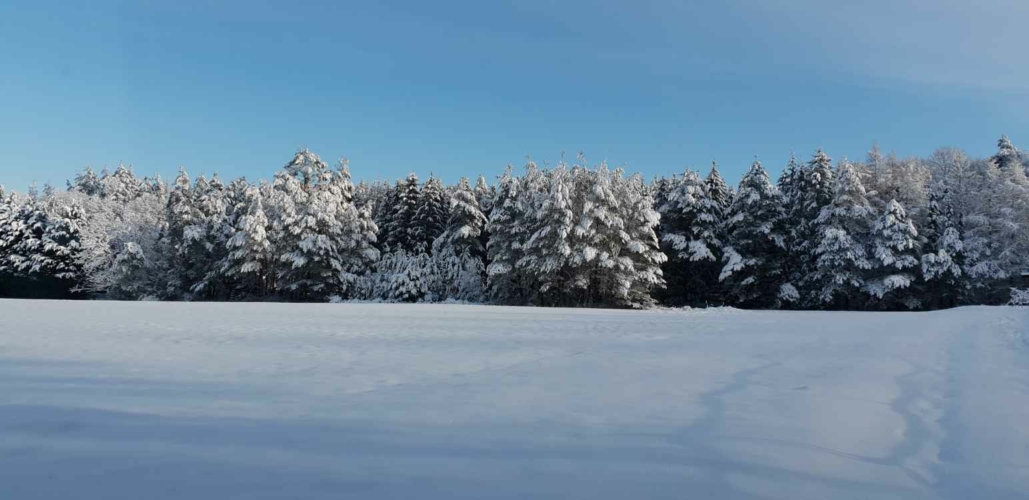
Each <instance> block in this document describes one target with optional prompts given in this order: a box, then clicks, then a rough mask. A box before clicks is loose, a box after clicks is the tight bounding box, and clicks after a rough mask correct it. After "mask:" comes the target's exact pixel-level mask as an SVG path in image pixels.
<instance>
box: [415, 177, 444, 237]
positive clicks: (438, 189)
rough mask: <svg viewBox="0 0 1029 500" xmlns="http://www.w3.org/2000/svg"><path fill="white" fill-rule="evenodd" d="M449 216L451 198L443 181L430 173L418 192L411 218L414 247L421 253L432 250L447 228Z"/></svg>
mask: <svg viewBox="0 0 1029 500" xmlns="http://www.w3.org/2000/svg"><path fill="white" fill-rule="evenodd" d="M449 218H450V198H449V196H447V193H446V190H445V189H444V187H443V183H442V182H440V180H439V179H437V178H436V177H434V176H432V175H430V176H429V179H428V180H426V181H425V184H424V185H423V186H422V189H421V191H420V192H419V193H418V199H417V203H416V207H415V213H414V217H413V218H412V219H411V224H412V227H411V238H412V241H413V249H414V250H416V251H418V252H420V253H426V252H428V251H429V250H431V249H432V245H433V243H434V242H435V241H436V238H439V236H440V235H441V234H443V231H445V230H446V228H447V219H449Z"/></svg>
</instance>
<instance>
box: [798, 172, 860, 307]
mask: <svg viewBox="0 0 1029 500" xmlns="http://www.w3.org/2000/svg"><path fill="white" fill-rule="evenodd" d="M873 216H874V213H873V211H872V207H871V205H869V203H868V200H867V199H866V198H865V188H864V186H863V185H862V184H861V179H860V177H859V176H858V174H857V172H856V170H855V169H854V166H853V165H851V164H850V162H848V161H847V160H846V159H844V160H843V162H842V163H841V164H840V167H839V170H838V173H837V177H836V180H835V182H834V184H833V199H832V203H831V204H829V205H828V206H826V207H823V208H822V211H821V214H819V216H818V218H817V219H815V225H816V228H817V234H818V236H819V239H818V240H817V241H818V246H817V247H815V249H814V253H815V256H816V257H817V260H816V264H817V267H816V270H815V272H814V274H813V276H812V278H813V282H814V283H815V284H816V286H817V288H816V289H815V290H816V293H817V297H818V300H819V301H820V302H821V303H822V304H823V305H825V306H828V307H834V308H843V309H851V308H855V307H860V306H861V305H863V304H862V302H861V295H860V294H859V291H860V290H861V289H862V288H863V287H864V286H865V280H864V276H865V274H866V272H867V271H868V270H869V269H871V268H872V263H871V262H870V261H869V260H868V255H867V252H866V250H865V248H866V242H867V238H868V234H869V227H870V222H871V220H872V217H873Z"/></svg>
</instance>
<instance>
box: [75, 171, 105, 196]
mask: <svg viewBox="0 0 1029 500" xmlns="http://www.w3.org/2000/svg"><path fill="white" fill-rule="evenodd" d="M103 189H104V186H103V184H102V183H101V182H100V177H98V176H97V175H96V172H94V171H93V169H92V168H89V167H86V168H84V169H82V172H80V173H79V174H77V175H76V176H75V180H74V181H73V182H70V183H68V190H69V191H76V192H79V193H82V194H84V195H86V196H101V195H102V194H103Z"/></svg>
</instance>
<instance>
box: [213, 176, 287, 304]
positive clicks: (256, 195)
mask: <svg viewBox="0 0 1029 500" xmlns="http://www.w3.org/2000/svg"><path fill="white" fill-rule="evenodd" d="M269 194H270V192H269V188H268V186H267V185H261V186H250V187H248V188H247V190H246V200H245V203H246V205H247V206H246V210H245V212H244V213H243V215H241V216H240V217H237V218H236V221H235V225H234V227H233V230H234V231H233V234H232V236H231V237H230V238H229V240H228V241H227V242H226V247H227V249H228V254H227V255H226V256H225V258H224V259H223V260H222V263H221V274H222V275H223V276H226V277H229V278H230V279H232V280H233V282H234V283H235V284H236V296H237V297H264V296H266V295H267V294H268V293H270V292H271V291H272V290H274V289H275V283H274V277H275V267H274V266H275V263H276V255H275V249H274V247H273V246H272V243H271V241H269V239H268V232H269V229H270V223H269V218H268V215H267V213H266V212H265V207H264V199H265V198H266V197H267V196H268V195H269Z"/></svg>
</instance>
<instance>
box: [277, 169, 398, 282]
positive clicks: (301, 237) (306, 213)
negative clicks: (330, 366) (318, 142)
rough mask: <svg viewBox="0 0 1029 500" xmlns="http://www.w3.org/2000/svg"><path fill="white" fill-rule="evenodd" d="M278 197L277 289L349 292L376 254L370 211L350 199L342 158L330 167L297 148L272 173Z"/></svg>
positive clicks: (350, 192)
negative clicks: (278, 263)
mask: <svg viewBox="0 0 1029 500" xmlns="http://www.w3.org/2000/svg"><path fill="white" fill-rule="evenodd" d="M274 187H275V190H276V191H277V192H278V193H279V199H280V205H279V207H280V215H279V217H280V222H279V227H280V229H279V233H280V234H278V235H277V236H278V237H279V238H280V240H279V241H280V244H281V250H280V252H281V253H280V255H279V261H280V262H281V264H282V266H281V267H280V268H279V271H278V276H276V285H277V287H278V289H279V290H280V291H281V292H283V293H286V294H288V295H289V296H291V297H292V298H295V299H299V300H325V299H329V298H332V297H349V296H352V295H353V293H354V291H355V288H356V285H357V278H358V275H360V274H361V273H362V272H364V271H365V270H366V269H367V268H368V267H369V265H370V264H371V263H373V262H374V261H375V260H376V259H377V258H378V256H379V253H378V251H377V250H376V249H375V248H374V244H375V240H376V237H375V234H376V233H377V232H378V229H377V228H376V226H375V223H374V222H373V221H372V220H371V214H369V213H368V212H367V211H364V210H358V209H357V208H356V207H355V206H354V205H353V203H352V202H351V201H350V200H349V199H348V198H349V197H350V196H352V194H353V183H352V182H351V180H350V172H349V169H348V168H347V165H346V163H345V162H342V163H341V165H340V168H339V170H338V171H336V172H333V171H332V170H331V169H329V167H328V165H327V164H325V162H323V161H322V160H321V158H318V156H317V155H315V154H314V153H311V152H310V151H306V150H305V151H300V152H298V153H297V154H296V156H295V157H294V158H293V160H292V161H291V162H290V163H289V164H287V165H286V167H284V168H283V170H282V171H280V172H279V173H277V174H276V176H275V184H274Z"/></svg>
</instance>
